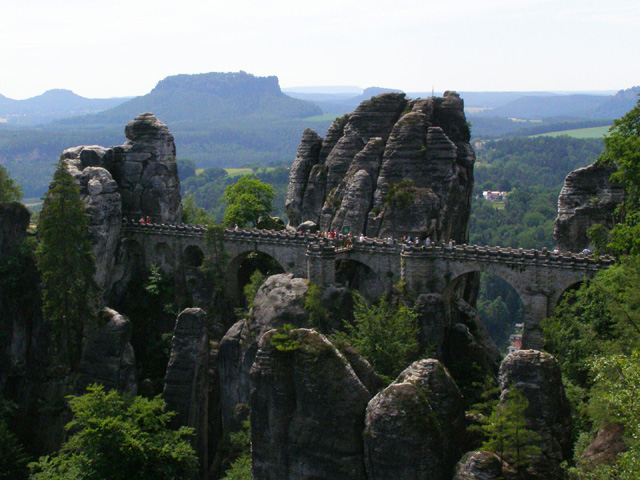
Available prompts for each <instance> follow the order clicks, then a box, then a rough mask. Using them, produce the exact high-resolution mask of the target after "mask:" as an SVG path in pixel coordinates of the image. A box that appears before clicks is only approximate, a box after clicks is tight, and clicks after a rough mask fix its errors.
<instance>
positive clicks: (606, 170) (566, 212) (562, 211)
mask: <svg viewBox="0 0 640 480" xmlns="http://www.w3.org/2000/svg"><path fill="white" fill-rule="evenodd" d="M615 170H616V169H615V167H614V166H610V165H602V164H600V163H594V164H592V165H589V166H588V167H584V168H579V169H578V170H574V171H573V172H571V173H570V174H569V175H567V178H565V180H564V185H563V187H562V190H561V191H560V196H559V197H558V216H557V218H556V221H555V225H554V229H553V237H554V238H555V240H556V242H557V244H558V248H559V249H560V250H561V251H562V252H580V251H582V250H583V249H585V248H589V249H593V247H594V245H592V244H591V241H590V240H589V237H588V236H587V232H588V231H589V229H590V228H591V227H593V226H594V225H598V224H599V225H604V227H605V228H606V229H607V230H611V229H612V228H613V225H614V215H613V214H614V212H615V209H616V208H617V206H618V205H620V204H621V203H622V200H623V198H624V188H623V186H622V185H621V184H619V183H615V182H612V181H611V179H610V177H611V174H612V173H614V172H615Z"/></svg>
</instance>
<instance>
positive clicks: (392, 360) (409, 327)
mask: <svg viewBox="0 0 640 480" xmlns="http://www.w3.org/2000/svg"><path fill="white" fill-rule="evenodd" d="M354 295H355V297H354V322H353V324H351V323H346V324H345V332H339V333H337V336H338V338H339V339H344V340H346V341H347V342H349V343H350V344H351V345H352V346H353V347H354V348H355V349H356V350H357V351H358V352H359V353H360V354H361V355H362V356H363V357H365V358H366V359H367V360H368V361H369V362H370V363H371V365H372V366H373V368H374V370H375V371H376V373H378V374H380V375H381V376H384V377H386V378H387V379H388V380H391V379H393V378H394V377H396V376H397V375H398V374H399V373H400V372H401V371H402V370H404V369H405V368H406V367H407V366H408V365H409V364H410V363H411V362H413V361H414V360H416V359H417V356H418V348H419V344H418V324H417V321H416V318H417V316H418V315H417V313H415V312H414V311H413V309H411V308H409V307H407V306H406V305H398V306H394V305H392V304H391V303H389V302H388V301H387V300H386V299H385V298H382V299H381V300H380V301H379V302H378V303H377V304H376V305H372V306H368V305H367V303H366V302H365V300H364V299H363V298H362V296H360V295H359V294H357V293H356V294H354Z"/></svg>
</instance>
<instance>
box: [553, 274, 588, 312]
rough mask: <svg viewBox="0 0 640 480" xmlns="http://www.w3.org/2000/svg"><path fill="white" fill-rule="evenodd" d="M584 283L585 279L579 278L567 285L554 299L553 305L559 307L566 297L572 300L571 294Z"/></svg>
mask: <svg viewBox="0 0 640 480" xmlns="http://www.w3.org/2000/svg"><path fill="white" fill-rule="evenodd" d="M583 284H584V281H583V280H579V281H577V282H574V283H572V284H570V285H567V286H566V287H565V288H564V289H563V290H562V291H561V292H560V293H559V294H558V298H556V299H554V301H553V307H554V308H557V307H558V306H559V305H560V304H561V303H562V302H563V301H564V300H565V299H568V300H569V301H572V300H571V296H572V295H573V294H574V293H575V292H576V290H578V289H579V288H580V287H581V286H582V285H583Z"/></svg>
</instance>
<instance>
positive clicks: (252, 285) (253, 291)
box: [242, 270, 265, 308]
mask: <svg viewBox="0 0 640 480" xmlns="http://www.w3.org/2000/svg"><path fill="white" fill-rule="evenodd" d="M264 281H265V276H264V275H263V273H262V272H261V271H260V270H255V271H254V272H253V273H252V274H251V278H250V279H249V283H247V284H246V285H245V286H244V287H243V288H242V293H243V294H244V299H245V300H246V302H247V308H251V307H253V299H254V298H256V295H257V294H258V290H259V289H260V287H261V286H262V284H263V283H264Z"/></svg>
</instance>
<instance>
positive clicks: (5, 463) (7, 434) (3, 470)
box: [0, 397, 29, 480]
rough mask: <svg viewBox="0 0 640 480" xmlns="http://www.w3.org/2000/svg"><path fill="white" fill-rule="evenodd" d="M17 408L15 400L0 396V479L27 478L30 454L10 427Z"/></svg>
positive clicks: (17, 479)
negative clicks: (10, 400) (28, 454)
mask: <svg viewBox="0 0 640 480" xmlns="http://www.w3.org/2000/svg"><path fill="white" fill-rule="evenodd" d="M16 408H17V407H16V405H15V404H14V403H13V402H9V401H7V400H6V399H5V398H3V397H0V480H20V479H23V478H25V479H26V478H27V473H28V469H27V463H28V462H29V459H28V456H27V454H26V453H25V451H24V447H23V446H22V445H21V444H20V442H18V439H17V437H16V436H15V435H14V433H13V432H12V431H11V429H10V428H9V419H10V417H11V416H12V415H13V413H14V411H15V410H16Z"/></svg>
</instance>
